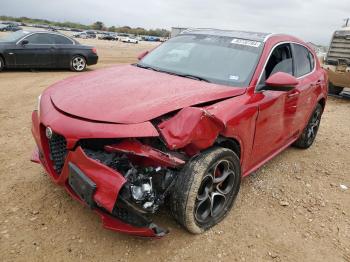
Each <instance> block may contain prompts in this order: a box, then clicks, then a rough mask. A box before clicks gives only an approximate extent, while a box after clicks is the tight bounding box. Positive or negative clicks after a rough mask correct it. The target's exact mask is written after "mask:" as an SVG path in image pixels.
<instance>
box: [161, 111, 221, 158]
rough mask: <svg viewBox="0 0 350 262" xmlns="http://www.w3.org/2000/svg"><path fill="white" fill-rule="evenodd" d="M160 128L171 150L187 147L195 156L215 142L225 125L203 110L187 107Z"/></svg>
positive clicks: (187, 150) (189, 152) (186, 149)
mask: <svg viewBox="0 0 350 262" xmlns="http://www.w3.org/2000/svg"><path fill="white" fill-rule="evenodd" d="M158 127H159V131H160V133H161V134H162V136H163V137H164V139H165V141H166V143H167V146H168V147H169V148H170V149H179V148H185V147H186V148H185V151H186V152H188V154H190V155H194V154H196V153H198V152H199V151H200V150H202V149H205V148H208V147H210V146H211V145H212V144H213V143H214V142H215V139H216V138H217V136H218V134H219V131H220V130H221V129H222V128H223V124H222V123H221V122H220V121H218V120H217V119H216V118H215V117H214V116H212V115H210V114H209V113H208V112H206V111H205V110H203V109H201V108H197V107H186V108H184V109H182V110H181V111H180V112H179V113H177V114H176V115H175V116H174V117H173V118H170V119H169V120H166V121H164V122H162V123H161V124H160V125H159V126H158Z"/></svg>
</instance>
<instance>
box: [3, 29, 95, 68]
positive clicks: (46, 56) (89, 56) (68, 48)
mask: <svg viewBox="0 0 350 262" xmlns="http://www.w3.org/2000/svg"><path fill="white" fill-rule="evenodd" d="M97 60H98V56H97V52H96V48H94V47H91V46H84V45H81V44H79V42H77V41H75V40H73V39H71V38H69V37H67V36H65V35H62V34H59V33H56V32H48V31H43V32H28V31H17V32H15V33H12V34H9V35H7V36H5V37H3V38H0V71H1V70H2V69H4V68H70V69H71V70H72V71H78V72H80V71H83V70H85V68H86V66H87V65H94V64H96V63H97Z"/></svg>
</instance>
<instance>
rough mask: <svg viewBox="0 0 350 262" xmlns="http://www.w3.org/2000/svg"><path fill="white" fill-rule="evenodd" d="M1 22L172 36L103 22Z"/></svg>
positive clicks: (19, 19) (9, 18)
mask: <svg viewBox="0 0 350 262" xmlns="http://www.w3.org/2000/svg"><path fill="white" fill-rule="evenodd" d="M0 20H2V21H13V22H19V23H24V24H45V25H49V26H58V27H68V28H74V29H82V30H89V29H93V30H104V31H110V32H117V33H126V34H134V35H152V36H158V37H168V36H169V35H170V32H169V31H168V30H166V29H160V28H157V29H145V28H142V27H136V28H132V27H130V26H110V27H107V26H105V24H104V23H103V22H101V21H96V22H95V23H93V24H92V25H84V24H80V23H74V22H69V21H67V22H55V21H50V20H47V19H36V18H29V17H25V16H22V17H12V16H4V15H2V16H0Z"/></svg>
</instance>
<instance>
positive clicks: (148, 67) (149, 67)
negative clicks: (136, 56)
mask: <svg viewBox="0 0 350 262" xmlns="http://www.w3.org/2000/svg"><path fill="white" fill-rule="evenodd" d="M134 65H135V66H137V67H141V68H144V69H150V70H153V71H157V72H161V71H160V70H158V69H156V68H154V67H151V66H146V65H142V64H134Z"/></svg>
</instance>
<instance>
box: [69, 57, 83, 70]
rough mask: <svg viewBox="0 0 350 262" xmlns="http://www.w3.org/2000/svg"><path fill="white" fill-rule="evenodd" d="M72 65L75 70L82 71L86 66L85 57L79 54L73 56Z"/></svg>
mask: <svg viewBox="0 0 350 262" xmlns="http://www.w3.org/2000/svg"><path fill="white" fill-rule="evenodd" d="M72 66H73V68H74V70H75V71H83V70H84V69H85V66H86V63H85V59H84V58H82V57H80V56H77V57H75V58H73V61H72Z"/></svg>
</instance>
